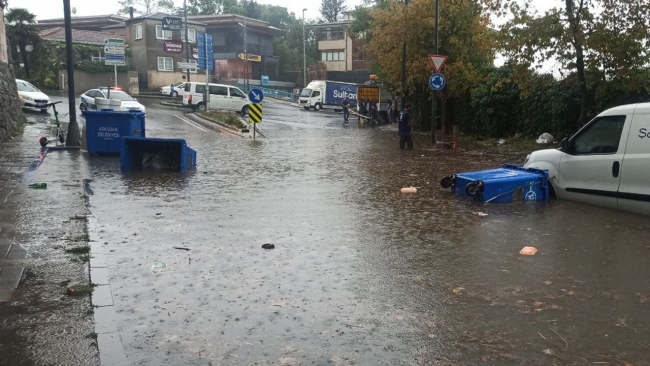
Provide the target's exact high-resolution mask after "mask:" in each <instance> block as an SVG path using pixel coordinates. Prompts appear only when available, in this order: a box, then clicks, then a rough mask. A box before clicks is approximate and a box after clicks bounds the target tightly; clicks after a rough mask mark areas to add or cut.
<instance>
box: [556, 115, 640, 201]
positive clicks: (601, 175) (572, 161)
mask: <svg viewBox="0 0 650 366" xmlns="http://www.w3.org/2000/svg"><path fill="white" fill-rule="evenodd" d="M631 119H632V116H631V115H625V114H622V115H605V116H601V117H597V118H595V119H594V120H593V121H591V122H590V123H589V124H588V125H587V126H586V127H585V128H583V129H582V130H581V131H580V132H578V133H577V134H576V135H575V136H573V137H572V138H571V140H570V142H569V151H565V153H564V154H562V158H561V160H560V169H559V177H558V186H559V187H560V188H561V190H562V191H561V192H556V194H557V195H558V197H560V198H566V199H570V200H573V201H580V202H585V203H589V204H594V205H599V206H605V207H609V208H614V209H616V208H618V198H617V196H618V189H619V184H620V181H621V171H622V168H623V166H622V165H623V164H622V163H623V156H624V153H625V144H626V142H627V138H628V134H629V131H630V127H629V126H630V120H631Z"/></svg>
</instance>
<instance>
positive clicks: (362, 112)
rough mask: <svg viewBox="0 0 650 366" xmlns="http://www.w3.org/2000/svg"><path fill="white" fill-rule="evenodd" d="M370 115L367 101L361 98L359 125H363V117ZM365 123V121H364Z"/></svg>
mask: <svg viewBox="0 0 650 366" xmlns="http://www.w3.org/2000/svg"><path fill="white" fill-rule="evenodd" d="M367 115H368V107H367V106H366V101H365V100H364V99H363V98H359V123H361V119H362V117H361V116H364V117H365V116H367ZM363 121H364V122H365V119H364V120H363Z"/></svg>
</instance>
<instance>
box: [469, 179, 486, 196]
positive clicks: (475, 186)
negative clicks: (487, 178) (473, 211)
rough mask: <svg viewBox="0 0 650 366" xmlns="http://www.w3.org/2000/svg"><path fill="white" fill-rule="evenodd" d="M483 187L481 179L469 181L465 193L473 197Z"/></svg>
mask: <svg viewBox="0 0 650 366" xmlns="http://www.w3.org/2000/svg"><path fill="white" fill-rule="evenodd" d="M481 189H483V182H482V181H480V180H479V181H476V182H471V183H469V184H468V185H467V186H466V187H465V193H467V195H468V196H470V197H474V196H476V194H477V193H479V192H480V191H481Z"/></svg>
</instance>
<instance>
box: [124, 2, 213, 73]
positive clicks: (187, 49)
mask: <svg viewBox="0 0 650 366" xmlns="http://www.w3.org/2000/svg"><path fill="white" fill-rule="evenodd" d="M183 9H184V12H185V57H187V62H188V63H189V62H190V27H189V24H187V0H183ZM195 34H196V33H195ZM205 52H208V50H205ZM186 70H187V82H188V83H189V82H190V69H189V68H187V69H186ZM116 80H117V78H116Z"/></svg>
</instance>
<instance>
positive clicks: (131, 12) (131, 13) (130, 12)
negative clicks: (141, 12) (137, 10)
mask: <svg viewBox="0 0 650 366" xmlns="http://www.w3.org/2000/svg"><path fill="white" fill-rule="evenodd" d="M129 17H130V18H131V19H133V7H132V6H131V7H129Z"/></svg>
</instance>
